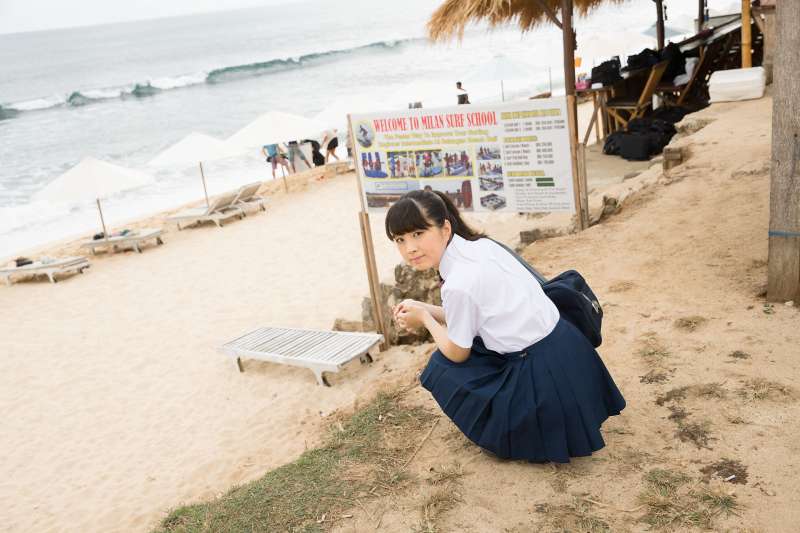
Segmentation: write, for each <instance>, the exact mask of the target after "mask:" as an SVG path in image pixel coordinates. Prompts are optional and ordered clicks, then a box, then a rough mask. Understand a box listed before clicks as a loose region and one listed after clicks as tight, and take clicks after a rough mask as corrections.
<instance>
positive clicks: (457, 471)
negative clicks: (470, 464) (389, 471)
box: [412, 462, 464, 533]
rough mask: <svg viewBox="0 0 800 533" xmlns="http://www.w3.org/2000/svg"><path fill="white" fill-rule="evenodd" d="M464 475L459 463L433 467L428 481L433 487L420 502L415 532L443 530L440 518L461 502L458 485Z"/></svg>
mask: <svg viewBox="0 0 800 533" xmlns="http://www.w3.org/2000/svg"><path fill="white" fill-rule="evenodd" d="M463 475H464V468H463V466H462V465H461V464H460V463H458V462H455V463H452V464H449V465H441V466H440V467H438V468H432V469H431V470H430V475H429V476H428V478H427V481H428V483H429V484H430V485H432V486H433V489H431V490H428V491H426V492H425V493H424V496H423V499H422V502H421V503H420V504H419V512H420V518H421V520H420V523H419V524H417V526H415V527H414V528H412V531H414V532H415V533H437V532H439V531H441V529H440V528H439V523H438V520H439V519H440V518H441V517H442V516H443V515H444V514H445V513H446V512H447V511H449V510H450V509H452V508H454V507H455V506H456V505H458V504H459V503H461V501H462V499H461V495H460V494H459V492H458V487H459V486H460V484H461V477H462V476H463Z"/></svg>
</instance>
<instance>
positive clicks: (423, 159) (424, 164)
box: [415, 150, 444, 178]
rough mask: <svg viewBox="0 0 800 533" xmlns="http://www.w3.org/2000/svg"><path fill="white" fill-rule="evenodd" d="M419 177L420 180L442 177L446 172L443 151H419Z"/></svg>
mask: <svg viewBox="0 0 800 533" xmlns="http://www.w3.org/2000/svg"><path fill="white" fill-rule="evenodd" d="M415 155H416V159H417V175H418V176H419V177H420V178H433V177H436V176H441V174H442V172H443V171H444V166H443V165H442V151H441V150H417V151H416V152H415Z"/></svg>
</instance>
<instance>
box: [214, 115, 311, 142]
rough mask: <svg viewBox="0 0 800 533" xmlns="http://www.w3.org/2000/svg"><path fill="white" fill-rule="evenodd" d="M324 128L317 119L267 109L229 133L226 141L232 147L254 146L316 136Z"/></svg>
mask: <svg viewBox="0 0 800 533" xmlns="http://www.w3.org/2000/svg"><path fill="white" fill-rule="evenodd" d="M325 128H326V124H325V123H324V122H320V121H318V120H314V119H310V118H306V117H301V116H300V115H292V114H290V113H284V112H282V111H269V112H267V113H264V114H263V115H261V116H260V117H258V118H257V119H255V120H254V121H253V122H251V123H250V124H248V125H247V126H245V127H244V128H242V129H240V130H239V131H237V132H236V133H234V134H233V135H231V136H230V137H229V138H228V140H227V141H226V142H227V143H228V144H229V145H230V146H232V147H234V148H255V147H258V146H263V145H265V144H273V143H281V142H286V141H291V140H295V139H297V140H299V139H304V138H309V137H317V136H318V135H319V134H320V132H321V131H323V130H324V129H325Z"/></svg>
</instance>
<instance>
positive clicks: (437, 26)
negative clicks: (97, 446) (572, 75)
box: [428, 0, 626, 41]
mask: <svg viewBox="0 0 800 533" xmlns="http://www.w3.org/2000/svg"><path fill="white" fill-rule="evenodd" d="M624 1H626V0H573V5H574V9H575V11H576V12H577V13H578V14H580V15H586V14H587V13H588V12H589V11H591V10H592V9H594V8H597V7H599V6H600V5H602V4H609V3H614V4H621V3H623V2H624ZM548 11H549V12H550V13H552V14H555V15H556V16H558V15H559V13H560V11H561V0H541V1H538V0H445V1H444V2H443V3H442V5H441V6H439V8H438V9H437V10H436V11H434V12H433V15H431V18H430V20H429V21H428V35H429V36H430V38H431V39H433V40H436V41H443V40H446V39H449V38H452V37H456V36H457V37H458V38H459V39H460V38H462V37H463V36H464V30H465V29H466V27H467V26H468V25H469V24H472V23H476V22H488V23H489V26H491V27H492V28H494V27H497V26H503V25H507V24H515V23H516V24H517V25H518V26H519V28H520V29H521V30H522V31H523V32H525V31H530V30H532V29H533V28H535V27H536V26H538V25H539V24H542V23H547V22H549V21H550V17H549V15H548Z"/></svg>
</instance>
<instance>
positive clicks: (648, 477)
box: [639, 469, 738, 531]
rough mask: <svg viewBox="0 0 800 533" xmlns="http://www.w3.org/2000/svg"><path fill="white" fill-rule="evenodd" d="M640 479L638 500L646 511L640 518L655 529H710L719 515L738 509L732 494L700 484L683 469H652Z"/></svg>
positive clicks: (734, 511)
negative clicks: (641, 481)
mask: <svg viewBox="0 0 800 533" xmlns="http://www.w3.org/2000/svg"><path fill="white" fill-rule="evenodd" d="M643 479H644V483H645V487H644V489H643V490H642V492H641V493H640V494H639V502H640V503H641V504H642V505H643V506H644V507H645V513H644V515H642V517H641V518H640V521H641V522H644V523H645V524H648V525H649V526H650V527H651V528H654V529H666V530H677V531H684V530H686V529H687V528H691V527H695V528H702V529H712V527H713V525H714V520H715V519H716V518H717V517H718V516H720V515H730V514H736V512H737V510H738V502H737V501H736V496H735V495H732V494H728V493H726V492H723V491H722V490H720V489H716V488H711V487H707V486H701V485H699V484H698V483H697V482H696V481H693V480H692V478H691V477H689V476H688V475H686V474H684V473H682V472H677V471H674V470H665V469H654V470H651V471H649V472H647V473H646V474H645V475H644V478H643Z"/></svg>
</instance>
